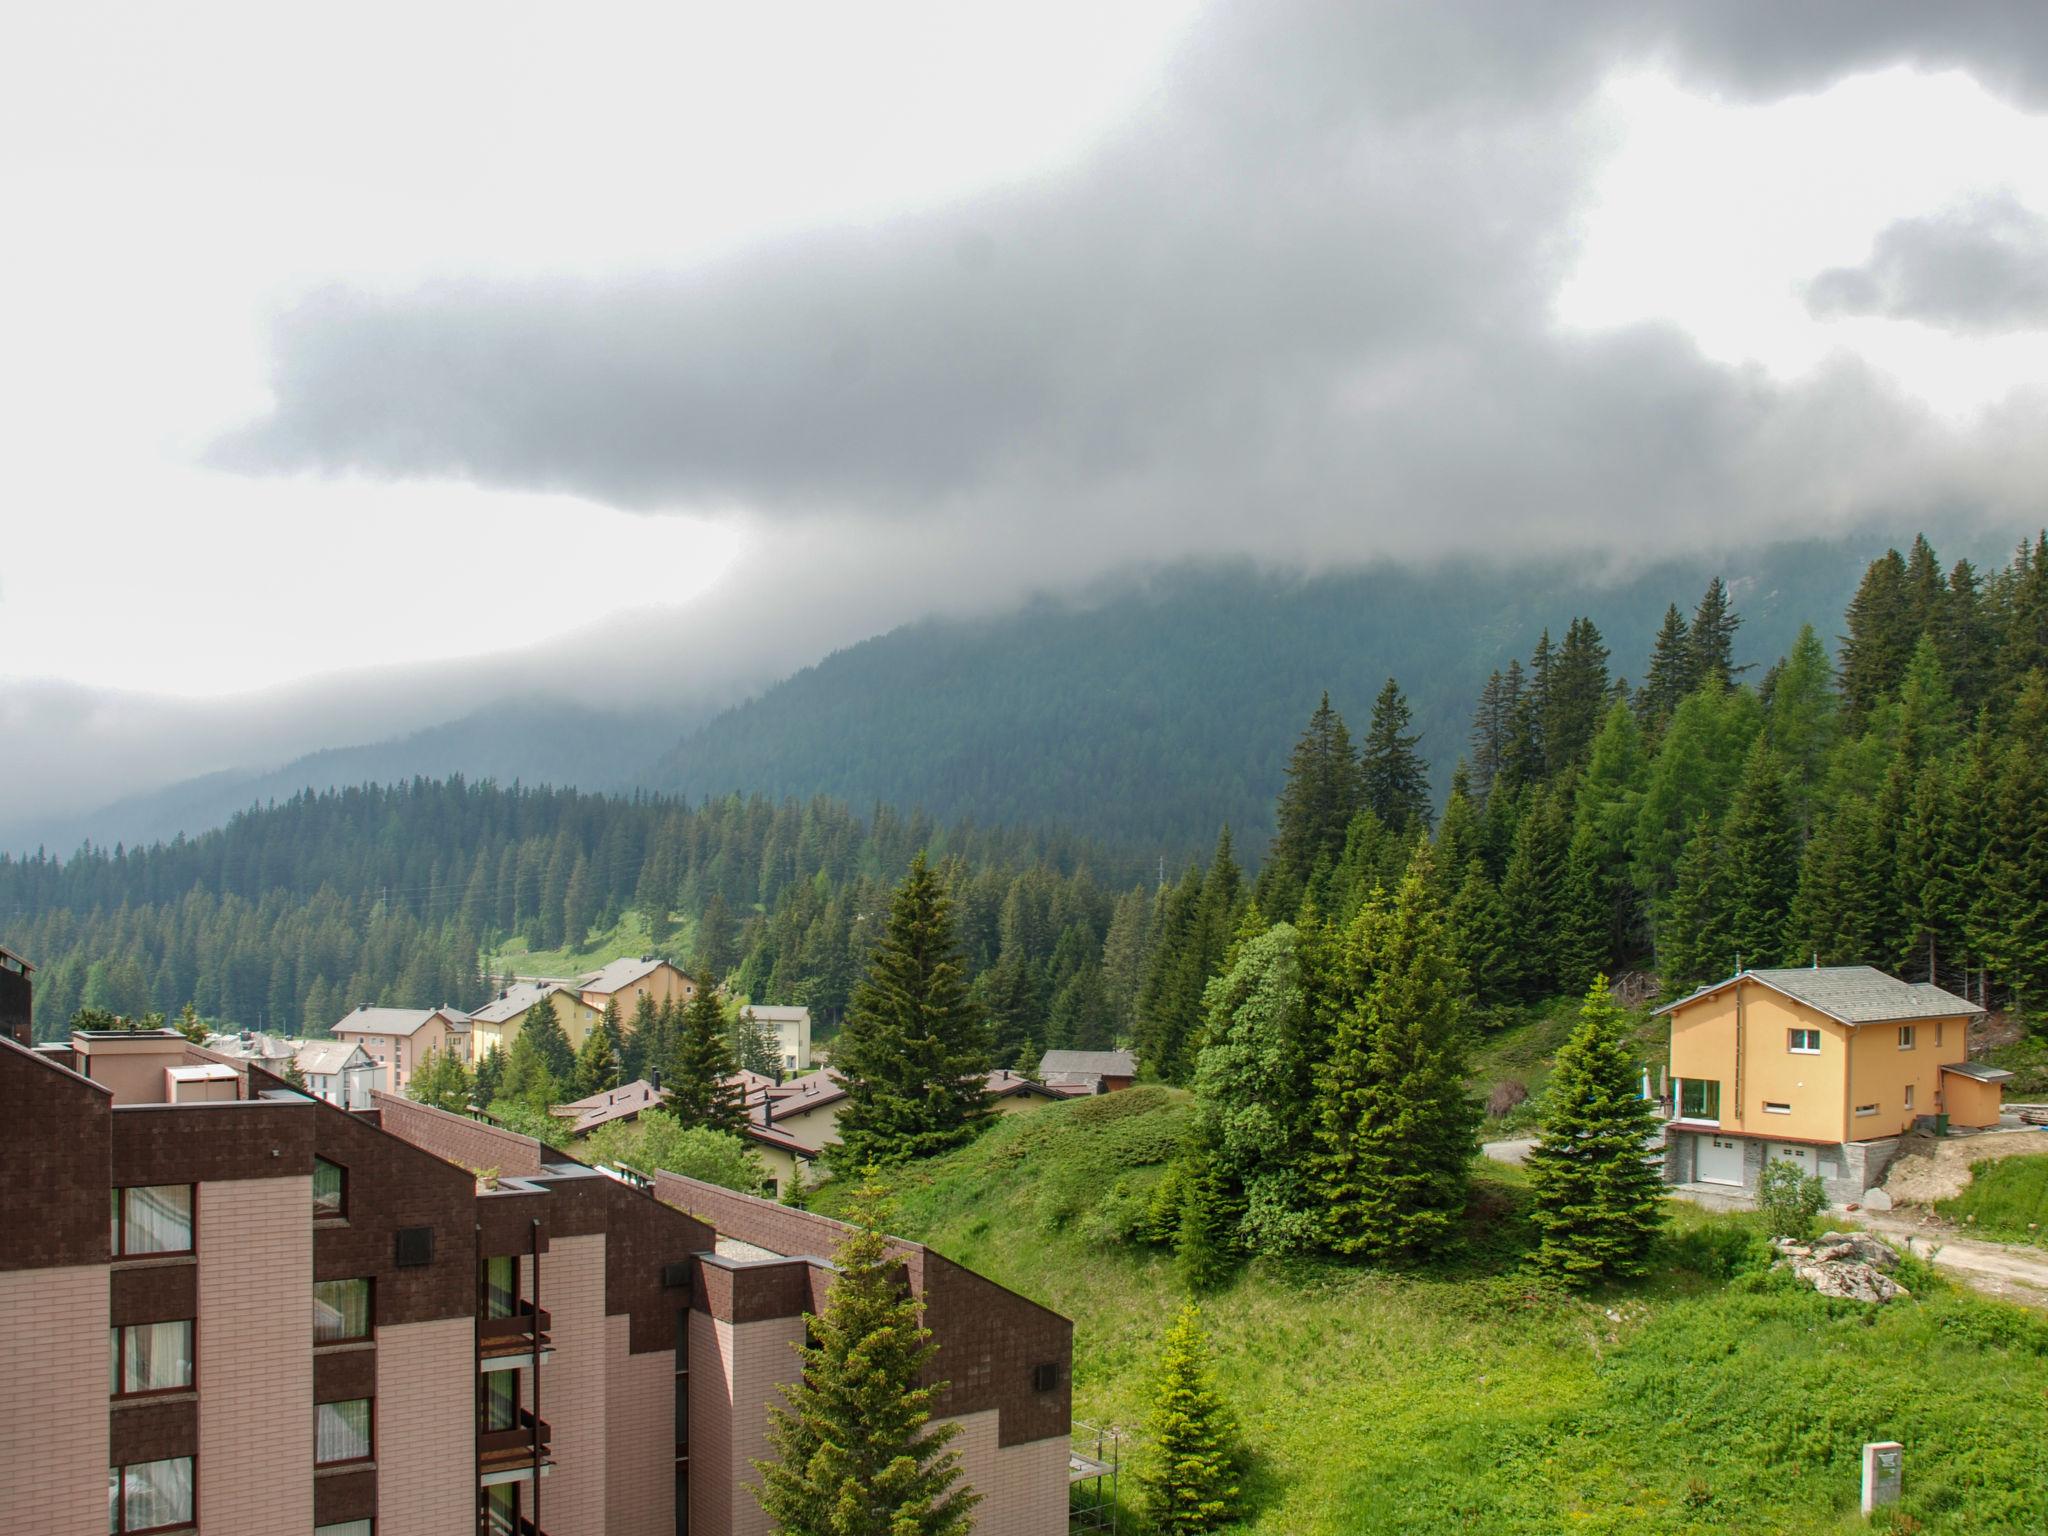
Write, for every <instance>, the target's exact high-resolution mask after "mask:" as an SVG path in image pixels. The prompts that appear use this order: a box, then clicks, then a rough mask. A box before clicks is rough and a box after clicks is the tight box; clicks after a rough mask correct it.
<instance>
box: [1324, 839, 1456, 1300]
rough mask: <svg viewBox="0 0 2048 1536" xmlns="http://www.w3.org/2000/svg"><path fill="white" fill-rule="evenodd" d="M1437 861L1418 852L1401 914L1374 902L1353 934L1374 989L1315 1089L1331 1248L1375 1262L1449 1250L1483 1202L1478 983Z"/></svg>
mask: <svg viewBox="0 0 2048 1536" xmlns="http://www.w3.org/2000/svg"><path fill="white" fill-rule="evenodd" d="M1430 857H1431V856H1430V853H1429V850H1428V846H1427V845H1426V844H1425V845H1423V846H1421V847H1419V848H1417V850H1416V856H1415V862H1414V864H1413V865H1412V866H1411V867H1410V869H1409V871H1408V874H1407V876H1406V878H1404V879H1403V880H1402V882H1401V889H1400V891H1399V893H1398V894H1397V895H1396V897H1395V899H1394V902H1393V905H1392V906H1391V907H1388V906H1386V905H1384V904H1382V903H1379V902H1377V901H1375V902H1370V903H1368V904H1367V906H1366V908H1365V910H1364V911H1362V912H1361V913H1360V914H1359V917H1358V919H1357V921H1356V922H1355V923H1354V924H1353V925H1352V929H1351V931H1350V933H1349V934H1347V935H1346V939H1345V947H1346V951H1347V959H1346V962H1345V963H1346V967H1347V969H1348V970H1349V971H1350V973H1351V974H1352V975H1353V976H1354V977H1356V978H1358V980H1359V982H1360V983H1362V984H1360V985H1357V987H1356V990H1355V994H1354V995H1355V1001H1352V1002H1350V1003H1349V1005H1348V1006H1346V1007H1344V1009H1343V1011H1342V1013H1341V1015H1340V1017H1339V1021H1338V1025H1337V1032H1336V1037H1335V1039H1334V1040H1333V1041H1332V1042H1331V1046H1330V1049H1329V1054H1328V1057H1327V1059H1326V1060H1325V1061H1324V1062H1323V1064H1322V1066H1321V1069H1320V1070H1319V1071H1318V1073H1317V1080H1316V1108H1317V1117H1318V1120H1319V1122H1320V1123H1319V1125H1318V1126H1317V1142H1318V1149H1317V1157H1316V1161H1315V1172H1316V1174H1317V1176H1318V1178H1319V1180H1320V1182H1321V1185H1322V1192H1323V1196H1324V1198H1325V1200H1326V1201H1327V1202H1328V1205H1327V1210H1326V1214H1325V1220H1326V1226H1325V1241H1326V1242H1327V1244H1328V1245H1329V1246H1330V1247H1331V1248H1332V1249H1334V1250H1335V1251H1336V1252H1338V1253H1344V1254H1354V1255H1357V1256H1360V1257H1363V1258H1368V1259H1374V1260H1394V1259H1405V1258H1417V1257H1422V1256H1425V1255H1428V1254H1432V1253H1436V1252H1439V1251H1441V1250H1442V1249H1443V1248H1444V1247H1446V1246H1447V1245H1448V1244H1449V1242H1450V1241H1451V1239H1452V1237H1453V1236H1454V1235H1455V1233H1456V1230H1457V1224H1458V1221H1459V1219H1460V1217H1461V1216H1462V1215H1463V1214H1464V1210H1465V1205H1466V1201H1467V1199H1468V1197H1469V1193H1470V1164H1471V1161H1472V1155H1473V1151H1474V1149H1475V1147H1476V1142H1475V1139H1474V1136H1475V1132H1476V1131H1477V1129H1478V1124H1479V1107H1478V1105H1477V1104H1476V1103H1475V1102H1474V1101H1473V1099H1472V1098H1471V1096H1470V1095H1469V1094H1468V1093H1467V1092H1466V1088H1465V1058H1466V1042H1465V1020H1464V1012H1463V1003H1462V998H1463V994H1464V989H1465V980H1464V977H1463V976H1462V975H1460V974H1459V972H1458V968H1457V961H1456V959H1455V957H1454V956H1453V954H1452V952H1451V945H1450V941H1449V937H1448V935H1447V934H1446V933H1445V925H1444V921H1443V916H1442V914H1441V913H1440V912H1439V911H1438V910H1437V908H1436V906H1435V903H1434V899H1433V890H1434V880H1433V877H1432V871H1431V870H1430V868H1429V865H1430Z"/></svg>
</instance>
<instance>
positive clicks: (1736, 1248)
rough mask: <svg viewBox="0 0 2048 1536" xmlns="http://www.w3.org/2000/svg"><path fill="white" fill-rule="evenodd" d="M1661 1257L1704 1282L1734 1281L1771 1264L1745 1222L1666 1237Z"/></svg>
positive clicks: (1712, 1224)
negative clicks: (1704, 1280)
mask: <svg viewBox="0 0 2048 1536" xmlns="http://www.w3.org/2000/svg"><path fill="white" fill-rule="evenodd" d="M1663 1249H1664V1256H1665V1258H1666V1260H1667V1261H1668V1262H1669V1263H1670V1264H1672V1265H1673V1266H1674V1267H1676V1268H1678V1269H1686V1270H1690V1271H1691V1272H1692V1273H1694V1274H1696V1275H1698V1276H1700V1277H1701V1278H1702V1279H1706V1280H1733V1279H1734V1278H1735V1277H1736V1276H1737V1275H1746V1274H1753V1273H1755V1272H1756V1271H1758V1270H1761V1269H1766V1268H1768V1267H1769V1266H1770V1263H1771V1250H1770V1247H1769V1245H1767V1244H1766V1243H1765V1242H1764V1241H1763V1239H1762V1238H1760V1237H1759V1236H1758V1235H1757V1232H1756V1229H1755V1228H1754V1227H1751V1226H1749V1225H1748V1224H1747V1223H1746V1222H1742V1221H1734V1220H1722V1221H1712V1222H1705V1223H1702V1224H1701V1225H1699V1226H1696V1227H1691V1228H1689V1229H1687V1230H1686V1231H1683V1232H1672V1233H1668V1234H1666V1236H1665V1239H1664V1243H1663Z"/></svg>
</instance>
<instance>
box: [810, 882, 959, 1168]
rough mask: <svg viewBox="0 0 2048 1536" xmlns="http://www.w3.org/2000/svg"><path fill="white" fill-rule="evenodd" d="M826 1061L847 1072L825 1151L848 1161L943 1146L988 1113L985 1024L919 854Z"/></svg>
mask: <svg viewBox="0 0 2048 1536" xmlns="http://www.w3.org/2000/svg"><path fill="white" fill-rule="evenodd" d="M834 1065H835V1067H836V1068H837V1069H838V1071H839V1072H840V1073H841V1074H842V1075H843V1076H844V1078H845V1081H846V1094H847V1098H846V1106H845V1108H844V1109H843V1110H841V1112H840V1115H839V1123H838V1128H839V1137H840V1141H839V1145H838V1147H836V1148H834V1149H833V1154H832V1155H833V1160H834V1162H835V1163H836V1164H838V1165H839V1166H841V1167H846V1168H864V1167H867V1166H868V1165H870V1164H876V1163H892V1162H900V1161H902V1160H903V1159H905V1158H913V1157H926V1156H930V1155H931V1154H932V1153H935V1152H944V1151H946V1150H948V1149H949V1148H952V1147H957V1146H960V1145H962V1144H963V1143H965V1142H967V1141H968V1140H970V1139H972V1137H973V1136H974V1133H975V1131H976V1130H977V1129H978V1128H979V1127H980V1125H981V1122H982V1120H983V1119H984V1117H985V1116H986V1115H987V1113H988V1107H987V1097H986V1093H985V1090H984V1088H983V1084H982V1080H983V1079H984V1078H985V1077H986V1076H987V1075H988V1071H989V1043H988V1033H987V1029H986V1027H985V1026H984V1024H983V1023H982V1021H981V1019H980V1017H979V1016H978V1015H977V1014H976V1013H975V1011H974V1007H973V1005H972V1003H971V1002H970V1001H969V998H968V995H967V986H966V982H965V980H964V979H963V978H962V975H961V964H960V954H959V947H958V944H957V943H956V941H955V938H954V933H953V913H952V903H951V901H949V900H948V899H947V897H946V894H945V892H944V891H943V890H942V889H941V887H940V884H939V879H938V875H937V873H936V872H935V871H933V870H932V869H931V868H930V866H928V865H927V864H926V863H925V860H924V855H923V854H919V855H918V857H917V859H916V861H915V862H914V863H913V864H912V865H911V867H910V875H909V877H908V878H907V879H906V880H905V881H904V882H903V884H902V886H901V887H900V888H898V890H897V892H896V896H895V900H894V901H893V902H892V903H891V904H890V908H889V924H888V931H887V933H886V934H885V936H884V937H883V939H882V941H881V943H880V944H879V945H878V946H877V947H876V949H875V953H874V957H873V958H872V959H871V960H870V961H869V964H868V970H867V974H866V975H865V976H864V977H863V978H862V979H861V982H860V985H859V986H858V987H857V988H856V989H855V990H854V995H853V1006H852V1007H851V1008H850V1009H849V1010H848V1012H847V1016H846V1025H845V1028H844V1029H842V1030H841V1031H840V1035H839V1041H838V1045H837V1047H836V1049H835V1052H834Z"/></svg>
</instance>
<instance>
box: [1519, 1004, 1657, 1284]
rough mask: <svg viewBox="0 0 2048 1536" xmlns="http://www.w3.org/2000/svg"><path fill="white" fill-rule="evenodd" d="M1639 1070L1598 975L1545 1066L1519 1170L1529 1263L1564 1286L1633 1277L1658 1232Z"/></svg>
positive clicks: (1653, 1116) (1650, 1129)
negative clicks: (1525, 1178) (1529, 1233)
mask: <svg viewBox="0 0 2048 1536" xmlns="http://www.w3.org/2000/svg"><path fill="white" fill-rule="evenodd" d="M1638 1070H1639V1063H1638V1062H1637V1060H1636V1058H1635V1054H1634V1052H1633V1050H1632V1049H1631V1041H1630V1039H1629V1034H1628V1027H1627V1020H1626V1019H1625V1017H1624V1016H1623V1014H1622V1011H1621V1010H1620V1009H1619V1008H1618V1007H1616V1006H1615V1003H1614V999H1613V998H1612V997H1611V996H1610V995H1609V993H1608V990H1607V978H1606V977H1605V976H1601V977H1597V978H1596V979H1595V980H1594V982H1593V984H1592V986H1591V987H1590V988H1589V989H1588V990H1587V993H1586V1000H1585V1002H1584V1004H1583V1005H1582V1006H1581V1007H1580V1009H1579V1022H1578V1026H1577V1028H1575V1029H1574V1030H1573V1031H1572V1034H1571V1037H1570V1038H1569V1039H1568V1040H1566V1041H1565V1043H1564V1045H1563V1046H1562V1047H1561V1048H1560V1049H1559V1050H1558V1053H1557V1060H1556V1062H1555V1064H1554V1065H1553V1066H1552V1068H1551V1073H1550V1084H1549V1087H1548V1088H1547V1089H1546V1091H1545V1099H1544V1109H1543V1129H1542V1131H1541V1133H1540V1134H1539V1135H1538V1137H1537V1140H1536V1145H1535V1147H1534V1148H1532V1149H1531V1151H1530V1153H1529V1157H1528V1161H1527V1164H1526V1166H1527V1168H1528V1172H1529V1189H1530V1194H1531V1195H1532V1197H1533V1198H1532V1200H1531V1204H1530V1211H1529V1219H1530V1221H1531V1223H1532V1224H1533V1225H1534V1226H1535V1228H1536V1231H1537V1233H1538V1242H1537V1245H1536V1251H1535V1252H1534V1253H1533V1254H1532V1255H1531V1256H1530V1261H1531V1263H1532V1264H1533V1266H1534V1267H1535V1268H1536V1269H1537V1270H1538V1271H1539V1272H1541V1273H1544V1274H1548V1275H1550V1276H1552V1277H1554V1278H1556V1279H1558V1280H1562V1281H1564V1282H1565V1283H1566V1284H1568V1285H1574V1286H1583V1285H1590V1284H1593V1283H1595V1282H1598V1281H1602V1280H1627V1279H1634V1278H1636V1277H1638V1276H1640V1275H1642V1274H1643V1273H1645V1271H1646V1270H1647V1268H1648V1264H1649V1254H1650V1247H1651V1244H1652V1243H1654V1242H1655V1241H1656V1238H1657V1232H1658V1229H1659V1228H1660V1227H1661V1226H1662V1225H1663V1221H1664V1179H1663V1173H1662V1170H1661V1169H1660V1168H1659V1167H1657V1166H1656V1165H1655V1164H1654V1163H1652V1162H1651V1160H1650V1157H1649V1154H1648V1145H1649V1142H1650V1140H1651V1138H1652V1137H1653V1136H1654V1135H1655V1134H1656V1131H1657V1125H1658V1118H1657V1113H1656V1109H1655V1106H1654V1105H1652V1104H1651V1102H1650V1101H1649V1100H1648V1099H1645V1098H1643V1097H1642V1096H1641V1091H1640V1089H1639V1087H1638V1081H1639V1079H1638V1075H1637V1074H1638Z"/></svg>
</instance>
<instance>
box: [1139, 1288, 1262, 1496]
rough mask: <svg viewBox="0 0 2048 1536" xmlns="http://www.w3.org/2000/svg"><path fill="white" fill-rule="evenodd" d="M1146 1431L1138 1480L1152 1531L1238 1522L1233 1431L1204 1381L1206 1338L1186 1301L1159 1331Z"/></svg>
mask: <svg viewBox="0 0 2048 1536" xmlns="http://www.w3.org/2000/svg"><path fill="white" fill-rule="evenodd" d="M1145 1431H1146V1443H1147V1446H1148V1454H1147V1457H1146V1460H1145V1463H1144V1466H1143V1471H1142V1472H1141V1474H1140V1482H1141V1485H1142V1486H1143V1489H1144V1493H1145V1511H1146V1514H1147V1515H1148V1516H1149V1517H1150V1521H1151V1528H1152V1529H1153V1530H1155V1531H1157V1532H1159V1533H1160V1536H1201V1533H1203V1532H1207V1531H1214V1530H1220V1529H1221V1528H1222V1527H1224V1526H1226V1525H1228V1524H1230V1523H1231V1522H1232V1521H1233V1520H1235V1519H1236V1518H1237V1514H1238V1506H1239V1499H1240V1490H1241V1481H1240V1475H1239V1470H1238V1468H1239V1462H1240V1460H1241V1453H1240V1451H1239V1449H1238V1444H1237V1427H1236V1424H1235V1422H1234V1421H1233V1419H1232V1417H1231V1414H1230V1411H1229V1409H1228V1408H1226V1407H1225V1406H1224V1403H1223V1399H1222V1397H1221V1396H1220V1395H1219V1394H1218V1393H1217V1391H1216V1385H1215V1383H1214V1381H1212V1380H1211V1379H1210V1368H1209V1340H1208V1337H1207V1335H1206V1334H1204V1333H1203V1331H1202V1315H1201V1311H1200V1309H1199V1308H1197V1307H1196V1306H1195V1305H1194V1303H1192V1302H1190V1303H1188V1304H1187V1305H1185V1306H1183V1307H1182V1308H1181V1309H1180V1314H1179V1316H1177V1317H1176V1318H1175V1319H1174V1321H1173V1326H1172V1327H1171V1328H1169V1329H1168V1330H1167V1332H1166V1339H1165V1342H1164V1345H1163V1347H1162V1350H1161V1353H1160V1358H1159V1375H1158V1378H1157V1380H1156V1381H1155V1383H1154V1385H1153V1388H1152V1411H1151V1414H1150V1416H1149V1417H1148V1418H1147V1420H1146V1425H1145Z"/></svg>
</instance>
